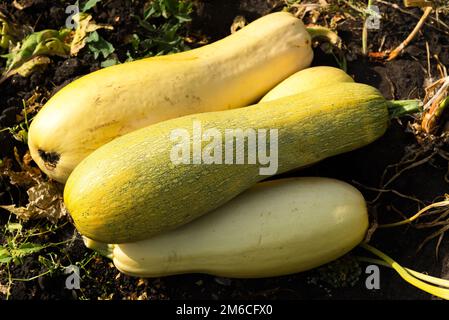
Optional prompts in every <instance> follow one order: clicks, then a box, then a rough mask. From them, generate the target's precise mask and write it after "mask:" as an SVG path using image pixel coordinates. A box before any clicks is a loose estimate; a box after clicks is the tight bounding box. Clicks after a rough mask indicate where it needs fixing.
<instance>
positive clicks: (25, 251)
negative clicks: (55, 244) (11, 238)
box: [12, 242, 45, 257]
mask: <svg viewBox="0 0 449 320" xmlns="http://www.w3.org/2000/svg"><path fill="white" fill-rule="evenodd" d="M42 249H45V246H43V245H41V244H37V243H31V242H25V243H22V244H21V245H20V246H19V247H18V248H16V249H13V250H12V255H13V256H14V257H24V256H27V255H29V254H32V253H36V252H39V251H41V250H42Z"/></svg>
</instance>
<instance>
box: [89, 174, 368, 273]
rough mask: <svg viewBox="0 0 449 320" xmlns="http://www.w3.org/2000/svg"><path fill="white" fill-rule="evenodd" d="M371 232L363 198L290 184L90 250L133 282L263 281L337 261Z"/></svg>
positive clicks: (330, 184)
mask: <svg viewBox="0 0 449 320" xmlns="http://www.w3.org/2000/svg"><path fill="white" fill-rule="evenodd" d="M367 228H368V214H367V209H366V204H365V201H364V198H363V196H362V195H361V194H360V192H359V191H358V190H357V189H355V188H354V187H352V186H351V185H349V184H347V183H345V182H342V181H338V180H334V179H328V178H290V179H282V180H277V181H269V182H262V183H259V184H257V185H256V186H254V187H252V188H251V189H249V190H247V191H245V192H244V193H242V194H241V195H239V196H237V197H236V198H234V199H233V200H231V201H230V202H228V203H226V204H225V205H224V206H222V207H220V208H218V209H217V210H215V211H214V212H211V213H210V214H207V215H205V216H204V217H201V218H199V219H197V220H195V221H193V222H191V223H189V224H186V225H184V226H182V227H180V228H178V229H176V230H173V231H170V232H166V233H163V234H160V235H157V236H155V237H153V238H151V239H148V240H143V241H139V242H135V243H126V244H120V245H110V246H105V245H103V244H101V243H96V242H95V241H92V240H89V239H86V240H85V243H86V245H87V246H88V247H90V248H92V249H97V250H99V251H100V252H101V251H103V252H102V253H103V254H105V253H106V255H108V256H109V257H111V258H112V259H113V262H114V264H115V266H116V267H117V268H118V269H119V270H120V271H122V272H124V273H126V274H128V275H132V276H139V277H160V276H168V275H173V274H180V273H197V272H199V273H208V274H213V275H216V276H225V277H236V278H255V277H257V278H259V277H271V276H279V275H286V274H291V273H297V272H301V271H305V270H309V269H312V268H315V267H317V266H320V265H322V264H325V263H328V262H330V261H332V260H334V259H337V258H339V257H340V256H342V255H344V254H345V253H347V252H348V251H350V250H351V249H352V248H354V247H355V246H357V245H358V244H359V243H360V242H361V241H362V240H363V238H364V236H365V233H366V230H367ZM105 249H106V251H107V250H109V251H110V252H105Z"/></svg>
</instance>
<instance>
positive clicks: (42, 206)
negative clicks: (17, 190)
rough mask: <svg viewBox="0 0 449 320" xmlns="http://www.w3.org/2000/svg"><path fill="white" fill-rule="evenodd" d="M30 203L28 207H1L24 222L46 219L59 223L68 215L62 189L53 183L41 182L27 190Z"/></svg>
mask: <svg viewBox="0 0 449 320" xmlns="http://www.w3.org/2000/svg"><path fill="white" fill-rule="evenodd" d="M27 194H28V200H29V203H28V204H27V206H26V207H16V206H14V205H9V206H0V208H3V209H5V210H8V211H9V212H11V213H13V214H15V215H16V216H17V217H18V218H20V219H22V220H25V221H26V220H30V219H40V218H46V219H48V220H50V221H51V222H57V221H58V220H59V219H60V218H62V217H64V216H65V215H67V210H66V208H65V206H64V201H63V197H62V192H61V190H60V188H59V187H58V186H57V185H55V184H54V183H51V182H46V181H45V182H40V183H39V184H37V185H36V186H33V187H31V188H29V189H28V190H27Z"/></svg>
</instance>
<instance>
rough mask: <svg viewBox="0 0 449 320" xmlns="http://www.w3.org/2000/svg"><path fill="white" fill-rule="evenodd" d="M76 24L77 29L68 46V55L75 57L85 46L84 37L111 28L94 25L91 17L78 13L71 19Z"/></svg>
mask: <svg viewBox="0 0 449 320" xmlns="http://www.w3.org/2000/svg"><path fill="white" fill-rule="evenodd" d="M73 19H74V20H75V21H76V23H77V28H76V30H75V31H74V33H73V39H72V42H71V44H70V54H71V55H72V56H75V55H77V54H78V52H79V51H80V50H81V49H83V48H84V47H85V46H86V37H87V36H88V34H89V33H91V32H94V31H96V30H98V29H109V30H112V29H113V27H112V26H110V25H105V24H96V23H95V21H94V20H93V19H92V16H91V15H90V14H87V13H83V12H81V13H78V14H77V15H75V16H74V18H73Z"/></svg>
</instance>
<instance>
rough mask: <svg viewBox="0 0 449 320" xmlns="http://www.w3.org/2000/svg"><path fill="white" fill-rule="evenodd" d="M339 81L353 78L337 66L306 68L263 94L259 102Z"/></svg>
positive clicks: (347, 80)
mask: <svg viewBox="0 0 449 320" xmlns="http://www.w3.org/2000/svg"><path fill="white" fill-rule="evenodd" d="M339 82H354V80H353V79H352V78H351V77H350V76H349V75H348V74H347V73H346V72H344V71H343V70H341V69H338V68H334V67H327V66H319V67H312V68H307V69H304V70H301V71H298V72H296V73H295V74H293V75H291V76H290V77H288V78H287V79H285V80H284V81H282V82H281V83H280V84H278V85H277V86H276V87H274V88H273V89H271V90H270V91H269V92H268V93H267V94H266V95H265V96H263V98H262V99H261V100H260V102H267V101H271V100H276V99H279V98H283V97H288V96H291V95H294V94H298V93H300V92H304V91H308V90H312V89H316V88H320V87H321V88H322V87H325V86H328V85H332V84H334V83H339Z"/></svg>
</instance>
